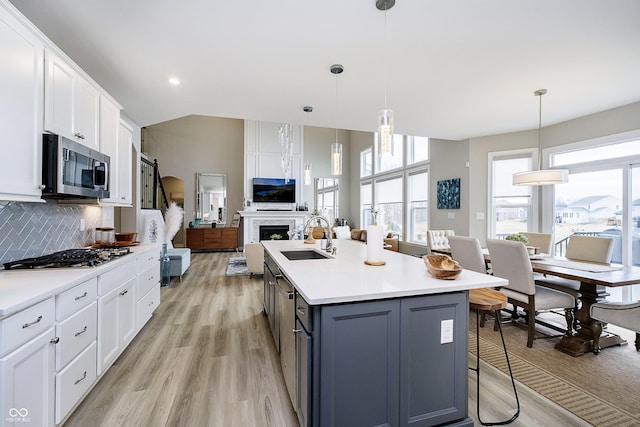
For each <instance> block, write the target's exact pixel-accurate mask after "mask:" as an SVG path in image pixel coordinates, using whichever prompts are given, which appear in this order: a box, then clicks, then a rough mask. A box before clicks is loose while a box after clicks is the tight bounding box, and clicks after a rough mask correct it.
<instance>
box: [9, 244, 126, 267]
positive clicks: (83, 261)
mask: <svg viewBox="0 0 640 427" xmlns="http://www.w3.org/2000/svg"><path fill="white" fill-rule="evenodd" d="M129 253H131V250H130V249H129V248H105V249H94V248H91V249H89V248H83V249H66V250H64V251H58V252H54V253H52V254H49V255H43V256H39V257H35V258H25V259H21V260H18V261H11V262H6V263H4V269H5V270H14V269H29V268H60V267H85V266H91V267H94V266H96V265H100V264H103V263H105V262H107V261H110V260H112V259H113V258H116V257H120V256H123V255H127V254H129Z"/></svg>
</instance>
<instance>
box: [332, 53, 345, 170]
mask: <svg viewBox="0 0 640 427" xmlns="http://www.w3.org/2000/svg"><path fill="white" fill-rule="evenodd" d="M329 71H331V74H334V75H335V76H336V124H337V123H338V74H341V73H342V72H343V71H344V67H343V66H342V65H340V64H334V65H332V66H331V67H329ZM331 175H342V144H341V143H340V142H338V128H337V127H336V142H334V143H333V144H331Z"/></svg>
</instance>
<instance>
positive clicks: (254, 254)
mask: <svg viewBox="0 0 640 427" xmlns="http://www.w3.org/2000/svg"><path fill="white" fill-rule="evenodd" d="M244 256H245V257H246V258H247V270H249V277H250V278H251V277H253V275H254V274H263V273H264V246H262V243H245V245H244Z"/></svg>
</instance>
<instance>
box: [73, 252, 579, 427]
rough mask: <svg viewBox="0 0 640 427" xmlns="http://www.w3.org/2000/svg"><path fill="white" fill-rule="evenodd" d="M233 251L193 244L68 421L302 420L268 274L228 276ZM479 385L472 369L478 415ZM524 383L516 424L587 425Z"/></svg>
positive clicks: (502, 385)
mask: <svg viewBox="0 0 640 427" xmlns="http://www.w3.org/2000/svg"><path fill="white" fill-rule="evenodd" d="M235 256H238V255H237V254H235V253H230V252H218V253H192V258H191V266H190V267H189V270H188V271H187V274H186V275H185V276H184V279H183V281H182V283H180V282H179V281H178V280H177V279H174V280H173V281H172V282H171V285H170V286H167V287H164V288H162V291H161V293H162V297H161V298H162V302H161V304H160V306H159V307H158V309H157V310H156V312H155V314H154V316H153V317H152V319H151V320H150V321H149V323H148V324H147V325H146V326H145V327H144V329H143V330H142V331H141V332H140V333H139V334H138V336H137V337H136V338H135V339H134V341H133V342H132V343H131V345H130V346H129V347H128V348H127V349H126V350H125V352H124V353H123V354H122V355H121V356H120V357H119V358H118V360H117V361H116V362H115V364H114V365H113V366H112V367H111V368H110V369H109V371H107V373H106V374H105V375H104V377H103V378H102V379H101V380H100V381H99V382H98V384H97V385H96V386H95V387H94V388H93V390H92V391H91V392H90V393H89V394H88V396H87V397H86V398H85V400H84V401H83V402H82V403H81V404H80V405H79V406H78V407H77V408H76V410H75V412H74V413H73V414H72V415H71V416H70V417H69V419H68V420H67V422H66V423H65V427H71V426H74V427H75V426H82V427H86V426H109V427H111V426H153V427H155V426H189V427H199V426H211V427H235V426H238V427H239V426H250V427H253V426H256V427H289V426H297V425H298V422H297V418H296V415H295V412H294V409H293V407H292V406H291V403H290V401H289V397H288V394H287V391H286V388H285V385H284V379H283V377H282V372H281V369H280V362H279V356H278V354H277V352H276V350H275V346H274V344H273V339H272V337H271V334H270V332H269V328H268V323H267V321H266V318H264V317H263V316H262V278H261V277H254V278H249V276H233V277H226V276H225V271H226V266H227V260H228V258H229V257H235ZM470 357H472V356H470ZM471 360H473V359H470V363H471ZM481 369H482V379H481V383H482V388H481V408H482V409H481V410H482V412H481V416H482V417H483V419H484V420H485V421H492V420H496V419H503V418H509V416H510V414H511V412H510V409H511V408H514V407H515V406H514V405H515V402H514V401H513V397H512V390H511V384H510V382H509V379H508V377H506V376H504V375H503V374H502V373H500V372H497V371H496V370H495V369H494V368H492V367H491V366H489V365H486V364H483V365H482V368H481ZM475 390H476V388H475V373H474V372H471V371H470V375H469V414H470V416H471V417H472V418H474V420H475V408H476V406H475V405H476V403H475V402H476V401H475V398H476V396H475V395H476V392H475ZM518 391H519V393H520V401H521V406H522V411H521V415H520V417H519V418H518V420H516V422H514V423H513V424H511V425H513V426H552V425H553V426H557V425H563V426H584V425H588V424H585V423H584V422H582V421H581V420H580V419H578V418H576V417H574V416H573V415H572V414H570V413H569V412H567V411H565V410H564V409H562V408H560V407H558V406H557V405H554V404H553V403H552V402H550V401H548V400H546V399H544V398H542V397H541V396H539V395H538V394H536V393H533V392H532V391H530V390H529V389H526V388H525V387H522V386H519V388H518ZM476 422H477V420H476Z"/></svg>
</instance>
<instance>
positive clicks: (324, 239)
mask: <svg viewBox="0 0 640 427" xmlns="http://www.w3.org/2000/svg"><path fill="white" fill-rule="evenodd" d="M320 249H322V250H326V249H327V232H326V231H325V232H324V233H322V240H320Z"/></svg>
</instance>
